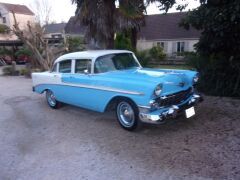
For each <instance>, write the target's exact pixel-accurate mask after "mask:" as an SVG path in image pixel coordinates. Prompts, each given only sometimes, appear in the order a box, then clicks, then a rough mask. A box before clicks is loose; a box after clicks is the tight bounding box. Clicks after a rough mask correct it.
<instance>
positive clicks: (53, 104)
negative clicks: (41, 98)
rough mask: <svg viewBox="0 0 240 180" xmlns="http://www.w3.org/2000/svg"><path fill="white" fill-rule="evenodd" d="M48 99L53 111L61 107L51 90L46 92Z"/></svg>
mask: <svg viewBox="0 0 240 180" xmlns="http://www.w3.org/2000/svg"><path fill="white" fill-rule="evenodd" d="M46 99H47V103H48V105H49V106H50V107H51V108H53V109H57V108H59V107H60V105H61V103H60V102H58V101H57V100H56V98H55V96H54V94H53V92H52V91H51V90H47V91H46Z"/></svg>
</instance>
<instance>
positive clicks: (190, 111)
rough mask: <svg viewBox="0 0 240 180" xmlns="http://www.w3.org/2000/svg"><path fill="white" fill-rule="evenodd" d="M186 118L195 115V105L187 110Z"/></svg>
mask: <svg viewBox="0 0 240 180" xmlns="http://www.w3.org/2000/svg"><path fill="white" fill-rule="evenodd" d="M185 114H186V118H190V117H192V116H194V115H195V109H194V107H190V108H188V109H186V110H185Z"/></svg>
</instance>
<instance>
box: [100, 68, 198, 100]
mask: <svg viewBox="0 0 240 180" xmlns="http://www.w3.org/2000/svg"><path fill="white" fill-rule="evenodd" d="M196 73H197V72H195V71H189V70H172V69H166V70H165V69H164V70H163V69H150V68H139V69H129V70H121V71H111V72H107V73H103V74H101V76H104V77H105V78H107V79H108V78H109V79H112V80H113V79H115V80H116V79H118V80H121V81H123V80H124V82H125V83H124V84H125V85H127V84H131V85H133V84H135V85H137V84H141V85H144V86H145V87H146V86H148V87H151V90H153V88H155V87H156V86H157V85H158V84H162V85H163V91H162V95H165V94H170V93H175V92H178V91H181V90H186V89H188V88H189V87H190V86H192V78H193V76H194V75H195V74H196ZM105 80H106V79H105ZM122 85H123V84H122Z"/></svg>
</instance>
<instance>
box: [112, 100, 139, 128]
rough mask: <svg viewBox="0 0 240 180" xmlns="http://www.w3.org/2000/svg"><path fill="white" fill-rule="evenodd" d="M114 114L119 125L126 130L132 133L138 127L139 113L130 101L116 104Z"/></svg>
mask: <svg viewBox="0 0 240 180" xmlns="http://www.w3.org/2000/svg"><path fill="white" fill-rule="evenodd" d="M116 114H117V119H118V122H119V124H120V125H121V126H122V127H123V128H124V129H126V130H129V131H133V130H135V129H136V128H137V127H138V123H139V118H138V116H139V111H138V108H137V107H136V105H135V104H134V103H133V102H131V101H130V100H127V99H126V100H120V101H119V102H118V103H117V107H116Z"/></svg>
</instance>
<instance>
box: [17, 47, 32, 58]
mask: <svg viewBox="0 0 240 180" xmlns="http://www.w3.org/2000/svg"><path fill="white" fill-rule="evenodd" d="M31 55H32V52H31V51H30V50H29V49H27V48H22V49H19V50H18V51H17V52H16V53H15V56H16V57H20V56H28V57H30V56H31Z"/></svg>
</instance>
